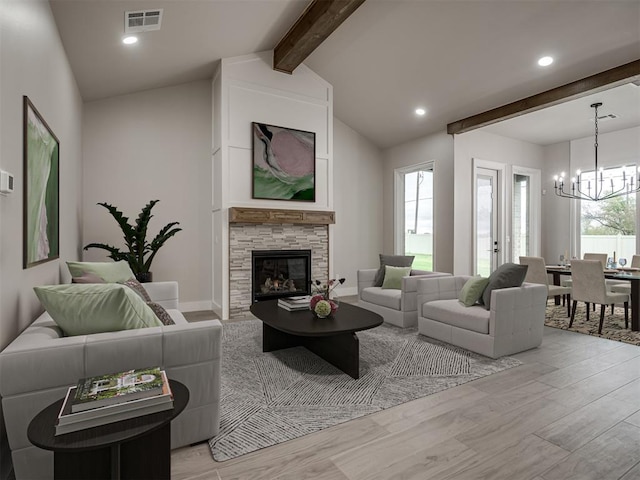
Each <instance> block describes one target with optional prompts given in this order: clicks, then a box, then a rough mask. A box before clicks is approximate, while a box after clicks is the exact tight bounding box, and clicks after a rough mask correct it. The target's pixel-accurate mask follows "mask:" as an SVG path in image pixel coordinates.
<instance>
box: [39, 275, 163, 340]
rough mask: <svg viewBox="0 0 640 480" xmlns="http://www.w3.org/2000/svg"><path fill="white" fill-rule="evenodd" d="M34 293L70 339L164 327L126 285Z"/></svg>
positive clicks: (60, 288) (67, 286) (57, 287)
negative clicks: (93, 334) (74, 336)
mask: <svg viewBox="0 0 640 480" xmlns="http://www.w3.org/2000/svg"><path fill="white" fill-rule="evenodd" d="M34 290H35V292H36V295H37V296H38V298H39V299H40V302H42V305H43V306H44V308H45V309H46V310H47V312H48V313H49V315H51V318H53V320H54V321H55V322H56V323H57V324H58V326H59V327H60V328H61V329H62V331H63V332H64V333H65V335H68V336H73V335H88V334H92V333H102V332H116V331H119V330H132V329H136V328H146V327H160V326H162V322H161V321H160V320H158V318H157V317H156V315H155V314H154V313H153V310H151V308H150V307H149V306H147V304H146V303H145V301H144V300H143V299H142V298H140V296H139V295H138V294H137V293H136V292H134V291H133V290H132V289H131V288H129V287H127V286H125V285H119V284H115V283H97V284H78V283H76V284H73V283H72V284H64V285H50V286H44V287H34Z"/></svg>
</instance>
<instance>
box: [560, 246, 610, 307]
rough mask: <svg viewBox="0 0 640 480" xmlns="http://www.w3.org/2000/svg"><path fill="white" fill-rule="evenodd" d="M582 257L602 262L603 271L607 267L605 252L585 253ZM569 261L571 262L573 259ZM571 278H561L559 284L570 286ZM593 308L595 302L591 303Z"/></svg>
mask: <svg viewBox="0 0 640 480" xmlns="http://www.w3.org/2000/svg"><path fill="white" fill-rule="evenodd" d="M582 259H583V260H598V261H599V262H600V263H601V264H602V270H603V271H604V269H605V268H606V267H607V254H606V253H585V254H584V256H583V257H582ZM571 262H572V263H573V260H572V261H571ZM572 277H573V275H572V276H571V278H572ZM571 278H565V279H563V280H562V281H561V282H560V284H561V285H562V286H563V287H570V286H571V282H572V279H571ZM593 309H594V310H595V309H596V306H595V304H594V305H593ZM612 313H613V312H612Z"/></svg>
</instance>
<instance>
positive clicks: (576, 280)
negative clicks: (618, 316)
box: [569, 260, 629, 334]
mask: <svg viewBox="0 0 640 480" xmlns="http://www.w3.org/2000/svg"><path fill="white" fill-rule="evenodd" d="M571 277H572V278H573V284H572V287H571V296H572V297H573V304H572V306H571V320H570V322H569V327H571V326H572V325H573V320H574V318H575V315H576V307H577V305H578V302H585V303H586V307H587V308H586V311H587V321H589V304H590V303H593V304H594V305H595V304H596V303H597V304H600V325H599V326H598V333H599V334H600V333H602V324H603V322H604V311H605V308H606V306H607V305H613V304H616V303H623V304H624V323H625V328H629V295H628V294H626V293H612V292H608V291H607V285H606V283H605V281H604V269H603V268H602V265H601V264H600V262H599V261H598V260H573V261H572V262H571Z"/></svg>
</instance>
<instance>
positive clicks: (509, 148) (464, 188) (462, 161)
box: [452, 130, 545, 275]
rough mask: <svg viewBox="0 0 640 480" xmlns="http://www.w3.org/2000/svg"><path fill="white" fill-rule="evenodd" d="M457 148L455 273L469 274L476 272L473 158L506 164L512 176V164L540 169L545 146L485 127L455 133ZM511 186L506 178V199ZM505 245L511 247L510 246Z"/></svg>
mask: <svg viewBox="0 0 640 480" xmlns="http://www.w3.org/2000/svg"><path fill="white" fill-rule="evenodd" d="M454 150H455V152H454V154H455V170H454V172H455V182H454V184H453V187H454V190H455V198H454V207H455V215H454V222H455V225H454V235H453V237H452V238H453V245H454V251H455V259H454V260H455V261H454V268H453V272H454V273H455V274H459V275H469V274H471V273H472V272H473V264H472V262H473V255H472V249H473V238H472V236H473V228H472V227H473V225H472V223H473V210H472V208H473V198H472V197H473V159H474V158H477V159H481V160H485V161H490V162H496V163H501V164H504V165H506V175H507V176H508V178H510V175H511V171H510V167H512V166H514V165H517V166H520V167H528V168H536V169H540V170H541V169H542V167H543V165H544V158H545V157H544V149H543V147H541V146H540V145H536V144H533V143H529V142H523V141H520V140H515V139H512V138H507V137H502V136H500V135H496V134H493V133H488V132H483V131H482V130H474V131H472V132H468V133H463V134H459V135H456V136H455V139H454ZM543 178H544V177H543ZM543 184H544V181H543ZM510 185H511V182H509V181H507V182H506V187H507V188H506V189H505V190H506V198H507V199H509V198H511V195H510ZM509 224H510V222H507V223H506V225H507V227H506V228H508V225H509ZM543 224H544V220H543ZM505 247H507V248H509V246H508V245H506V246H505Z"/></svg>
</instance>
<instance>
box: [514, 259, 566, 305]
mask: <svg viewBox="0 0 640 480" xmlns="http://www.w3.org/2000/svg"><path fill="white" fill-rule="evenodd" d="M520 265H527V266H528V268H527V276H526V277H525V279H524V281H525V282H527V283H539V284H541V285H545V286H546V287H547V292H548V293H547V298H551V297H556V296H562V301H563V304H564V302H565V301H566V303H567V317H568V316H570V315H571V287H570V286H569V287H563V286H561V285H550V284H549V274H548V273H547V266H546V264H545V261H544V258H542V257H520Z"/></svg>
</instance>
